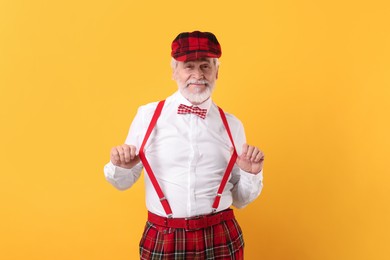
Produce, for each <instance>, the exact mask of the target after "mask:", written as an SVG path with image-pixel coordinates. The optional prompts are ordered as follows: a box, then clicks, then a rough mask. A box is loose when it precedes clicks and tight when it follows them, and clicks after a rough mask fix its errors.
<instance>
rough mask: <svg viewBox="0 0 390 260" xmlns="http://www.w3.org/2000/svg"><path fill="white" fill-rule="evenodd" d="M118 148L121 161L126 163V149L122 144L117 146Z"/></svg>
mask: <svg viewBox="0 0 390 260" xmlns="http://www.w3.org/2000/svg"><path fill="white" fill-rule="evenodd" d="M116 149H117V150H118V154H119V160H120V162H121V163H125V153H124V151H123V148H122V146H117V147H116Z"/></svg>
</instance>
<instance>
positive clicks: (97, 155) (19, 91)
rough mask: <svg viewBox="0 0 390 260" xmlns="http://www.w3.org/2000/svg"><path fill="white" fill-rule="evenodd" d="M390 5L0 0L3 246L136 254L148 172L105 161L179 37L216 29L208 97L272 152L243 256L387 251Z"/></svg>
mask: <svg viewBox="0 0 390 260" xmlns="http://www.w3.org/2000/svg"><path fill="white" fill-rule="evenodd" d="M389 17H390V4H389V3H388V1H386V0H383V1H380V0H370V1H368V0H367V1H352V0H345V1H340V0H330V1H325V0H321V1H311V0H295V1H294V0H275V1H256V0H253V1H245V0H243V1H239V2H235V1H202V0H200V1H192V2H191V1H190V2H188V1H154V2H151V1H124V0H122V1H119V0H116V1H90V0H86V1H76V0H70V1H51V0H46V1H45V0H36V1H21V0H1V1H0V90H1V92H0V116H1V118H0V119H1V121H0V124H1V128H0V131H1V133H0V160H1V164H0V165H1V170H0V172H1V176H0V177H1V179H0V183H1V184H0V185H1V187H0V198H1V201H0V202H1V204H0V207H1V208H0V209H1V212H0V259H7V260H8V259H10V260H11V259H31V260H35V259H39V260H42V259H50V260H51V259H82V260H84V259H86V260H89V259H91V260H95V259H96V260H100V259H137V258H138V241H139V238H140V236H141V233H142V230H143V227H144V223H145V219H146V210H145V206H144V187H143V181H140V182H138V183H136V185H135V186H134V187H133V188H132V189H130V190H128V191H125V192H120V191H117V190H115V189H114V188H113V187H111V185H110V184H109V183H107V182H106V181H105V179H104V176H103V165H104V164H105V163H106V162H107V161H108V160H109V151H110V149H111V147H112V146H114V145H117V144H121V143H123V141H124V139H125V137H126V134H127V131H128V127H129V125H130V122H131V120H132V118H133V116H134V115H135V112H136V109H137V107H138V106H139V105H141V104H145V103H148V102H151V101H157V100H160V99H164V98H165V97H167V96H168V95H170V94H171V93H172V92H174V91H175V90H176V85H175V82H174V81H172V79H171V71H170V67H169V62H170V43H171V41H172V40H173V38H174V37H175V36H176V35H177V34H178V33H180V32H182V31H192V30H202V31H212V32H214V33H215V34H216V35H217V37H218V39H219V41H220V42H221V44H222V51H223V55H222V57H221V68H220V73H219V76H220V78H219V80H218V83H217V89H216V92H215V95H214V101H215V102H216V103H217V104H219V105H220V106H221V107H223V108H224V109H225V110H226V111H228V112H231V113H233V114H235V115H236V116H237V117H239V118H240V119H241V120H242V122H243V123H244V125H245V128H246V133H247V138H248V141H249V142H250V143H252V144H256V145H258V146H260V147H261V148H262V149H263V150H264V152H265V154H266V163H265V176H264V184H265V186H264V190H263V193H262V195H261V197H260V198H259V199H258V200H256V201H255V202H254V203H253V204H251V205H249V206H248V207H247V208H245V209H243V210H240V211H237V215H238V219H239V221H240V223H241V225H242V228H243V230H244V236H245V239H246V256H247V258H246V259H255V260H256V259H267V260H278V259H288V260H289V259H292V260H295V259H299V260H302V259H303V260H309V259H310V260H311V259H313V260H323V259H327V260H328V259H376V260H380V259H390V249H389V244H390V224H389V219H390V207H389V206H390V205H389V204H390V200H389V199H390V194H389V181H390V177H389V173H390V170H389V166H388V158H387V157H388V156H389V154H390V148H389V146H390V138H389V133H390V120H389V114H390V113H389V112H390V105H389V104H390V51H389V46H390V29H389V28H390V27H389V24H390V19H389Z"/></svg>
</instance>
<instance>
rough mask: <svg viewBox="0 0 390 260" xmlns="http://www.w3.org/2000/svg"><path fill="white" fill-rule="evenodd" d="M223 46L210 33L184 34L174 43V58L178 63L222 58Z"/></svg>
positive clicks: (177, 37)
mask: <svg viewBox="0 0 390 260" xmlns="http://www.w3.org/2000/svg"><path fill="white" fill-rule="evenodd" d="M221 54H222V51H221V45H220V44H219V42H218V40H217V37H215V35H214V34H212V33H210V32H200V31H194V32H183V33H180V34H179V35H178V36H176V38H175V39H174V40H173V42H172V52H171V55H172V57H173V58H174V59H175V60H177V61H188V60H197V59H200V58H219V57H221Z"/></svg>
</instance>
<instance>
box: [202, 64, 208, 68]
mask: <svg viewBox="0 0 390 260" xmlns="http://www.w3.org/2000/svg"><path fill="white" fill-rule="evenodd" d="M201 67H202V69H209V68H210V65H209V64H202V66H201Z"/></svg>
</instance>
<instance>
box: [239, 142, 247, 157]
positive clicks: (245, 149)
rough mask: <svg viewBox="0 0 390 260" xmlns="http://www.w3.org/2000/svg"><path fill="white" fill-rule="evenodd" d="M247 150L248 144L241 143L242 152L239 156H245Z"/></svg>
mask: <svg viewBox="0 0 390 260" xmlns="http://www.w3.org/2000/svg"><path fill="white" fill-rule="evenodd" d="M247 152H248V144H243V145H242V153H241V155H240V157H245V156H246V153H247Z"/></svg>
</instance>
